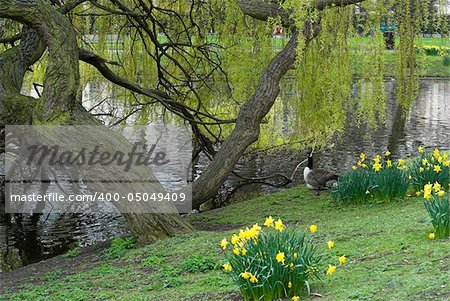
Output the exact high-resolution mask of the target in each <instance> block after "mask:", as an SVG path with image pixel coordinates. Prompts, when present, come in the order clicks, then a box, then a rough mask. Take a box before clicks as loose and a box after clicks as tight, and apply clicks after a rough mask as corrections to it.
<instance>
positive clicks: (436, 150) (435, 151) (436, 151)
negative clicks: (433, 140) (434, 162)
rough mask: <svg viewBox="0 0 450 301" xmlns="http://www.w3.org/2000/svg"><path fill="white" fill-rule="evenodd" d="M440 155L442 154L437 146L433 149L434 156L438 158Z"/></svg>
mask: <svg viewBox="0 0 450 301" xmlns="http://www.w3.org/2000/svg"><path fill="white" fill-rule="evenodd" d="M439 156H440V154H439V150H438V149H437V148H435V149H434V151H433V157H435V158H437V157H439Z"/></svg>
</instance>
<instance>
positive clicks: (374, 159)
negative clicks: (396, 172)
mask: <svg viewBox="0 0 450 301" xmlns="http://www.w3.org/2000/svg"><path fill="white" fill-rule="evenodd" d="M380 160H381V156H380V155H376V156H375V158H373V161H374V162H375V163H380Z"/></svg>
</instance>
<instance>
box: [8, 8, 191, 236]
mask: <svg viewBox="0 0 450 301" xmlns="http://www.w3.org/2000/svg"><path fill="white" fill-rule="evenodd" d="M78 2H79V3H80V2H81V1H78ZM0 17H2V18H8V19H11V20H15V21H18V22H21V23H23V24H24V25H25V26H27V27H29V28H30V29H25V30H24V32H23V34H24V37H23V38H22V39H21V42H20V44H19V46H16V47H13V48H11V49H8V50H7V51H5V52H3V53H2V54H0V126H5V125H6V124H33V125H43V124H45V125H47V124H53V125H97V127H96V129H97V130H96V131H89V132H86V133H83V135H84V137H85V139H86V140H87V141H96V140H97V138H98V137H102V139H103V141H104V140H105V139H106V140H107V143H109V144H110V147H111V149H113V150H120V151H123V152H125V153H126V152H129V151H130V150H131V145H130V144H129V143H128V142H127V140H126V139H125V138H123V137H122V136H120V135H118V134H116V133H114V132H112V131H111V130H109V129H108V128H106V127H105V126H102V125H101V124H100V123H99V122H98V121H97V120H96V119H95V118H93V117H92V116H91V115H90V114H89V113H88V112H86V111H85V110H84V109H83V107H82V106H81V101H80V98H79V97H78V95H77V92H78V88H79V69H78V68H79V57H78V51H79V50H78V45H77V41H76V37H75V32H74V30H73V27H72V25H71V23H70V22H69V20H68V19H67V18H66V17H65V16H64V15H63V14H61V13H60V12H59V11H57V10H56V9H55V8H54V7H53V6H52V5H51V4H50V2H49V1H45V0H20V1H19V0H1V1H0ZM45 47H47V48H48V63H47V67H46V71H45V75H44V85H43V86H44V87H43V92H42V95H41V97H39V99H37V100H36V99H34V98H31V97H27V96H24V95H22V94H20V90H21V87H22V81H23V76H24V74H25V71H26V70H27V69H28V68H29V67H30V66H31V65H32V64H33V63H34V62H36V60H38V59H39V58H40V57H41V56H42V54H43V52H44V50H45ZM53 138H54V139H55V141H54V142H55V143H58V137H53ZM108 168H111V167H110V166H109V167H108V166H107V167H104V168H103V169H101V170H100V169H94V170H92V169H89V170H83V171H81V172H83V173H91V174H92V173H97V174H104V175H107V177H108V176H109V177H110V180H111V181H115V175H116V174H117V173H118V172H119V171H117V170H108ZM133 172H134V173H135V174H129V175H127V174H123V173H122V174H121V176H122V179H127V178H135V177H140V178H144V179H150V180H152V179H153V180H156V179H155V177H154V175H153V174H152V172H151V170H150V169H149V168H140V169H138V170H136V169H135V170H133ZM107 179H108V178H107ZM89 185H94V187H92V188H94V189H100V191H101V190H102V189H104V187H101V184H99V183H97V184H89ZM89 185H88V186H89ZM95 185H97V186H95ZM129 188H130V189H133V190H136V192H143V191H146V190H145V189H146V187H145V183H142V184H136V185H133V187H129ZM161 189H162V188H161ZM128 192H131V191H123V192H122V193H123V194H125V193H128ZM130 206H134V207H135V208H133V207H132V208H130ZM139 206H140V204H139V203H132V204H130V203H127V204H124V203H120V202H119V203H118V205H117V207H118V209H119V210H120V211H122V212H123V211H126V212H131V213H125V214H124V216H125V219H126V221H127V224H128V226H129V228H130V230H131V231H132V232H133V234H134V235H135V236H136V237H137V239H138V241H140V242H142V243H147V242H152V241H155V240H156V239H159V238H162V237H167V236H171V235H174V234H175V233H178V232H180V231H187V230H190V226H189V225H187V224H186V223H185V222H184V221H183V220H181V218H180V216H179V215H178V214H176V213H167V212H176V209H175V208H174V206H173V205H164V206H161V205H159V206H158V207H156V206H155V207H154V208H152V210H151V212H153V213H142V212H148V208H140V207H139ZM170 206H171V207H170ZM169 207H170V208H169ZM172 207H173V208H172Z"/></svg>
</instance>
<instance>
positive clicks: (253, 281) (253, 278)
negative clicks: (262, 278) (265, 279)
mask: <svg viewBox="0 0 450 301" xmlns="http://www.w3.org/2000/svg"><path fill="white" fill-rule="evenodd" d="M250 282H251V283H258V278H256V276H255V275H252V276H251V277H250Z"/></svg>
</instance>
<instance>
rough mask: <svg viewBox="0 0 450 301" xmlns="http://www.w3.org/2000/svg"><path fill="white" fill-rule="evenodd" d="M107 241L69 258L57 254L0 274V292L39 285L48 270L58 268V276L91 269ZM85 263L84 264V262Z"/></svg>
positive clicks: (82, 250)
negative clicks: (59, 272)
mask: <svg viewBox="0 0 450 301" xmlns="http://www.w3.org/2000/svg"><path fill="white" fill-rule="evenodd" d="M108 246H109V243H101V244H97V245H95V246H90V247H86V248H81V249H80V254H79V255H78V256H76V257H72V258H69V257H67V256H66V255H59V256H56V257H53V258H50V259H47V260H43V261H40V262H37V263H33V264H30V265H26V266H24V267H21V268H18V269H16V270H13V271H10V272H7V273H1V274H0V283H1V284H2V285H1V286H0V293H2V294H4V293H6V292H17V291H20V290H21V288H22V287H23V286H24V285H29V284H32V285H39V284H42V283H44V282H45V280H44V275H45V274H46V273H48V272H51V271H54V270H59V271H61V274H60V275H59V276H58V277H65V276H68V275H73V274H76V273H80V272H85V271H88V270H92V269H93V268H95V267H98V266H99V265H100V262H101V261H102V256H101V254H102V252H101V251H102V250H104V249H105V248H107V247H108ZM85 263H86V264H85Z"/></svg>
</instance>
